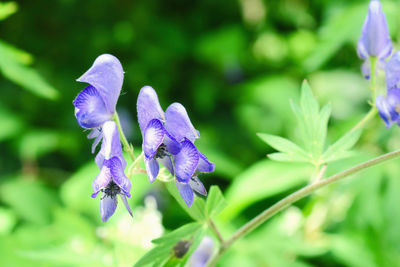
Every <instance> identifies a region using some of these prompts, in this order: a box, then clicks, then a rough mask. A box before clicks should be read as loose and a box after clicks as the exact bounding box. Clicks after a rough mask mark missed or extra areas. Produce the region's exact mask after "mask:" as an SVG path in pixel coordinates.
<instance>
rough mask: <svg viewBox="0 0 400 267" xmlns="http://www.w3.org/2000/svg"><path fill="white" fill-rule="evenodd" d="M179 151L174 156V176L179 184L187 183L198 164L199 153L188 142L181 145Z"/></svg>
mask: <svg viewBox="0 0 400 267" xmlns="http://www.w3.org/2000/svg"><path fill="white" fill-rule="evenodd" d="M181 146H182V149H181V151H180V152H179V153H178V154H177V155H175V156H174V167H175V176H176V178H177V179H178V181H180V182H185V183H187V182H189V180H190V178H192V176H193V174H194V172H195V171H196V168H197V165H198V164H199V158H200V156H199V151H198V150H197V148H196V147H195V146H194V145H193V144H192V142H190V141H189V140H185V141H183V142H182V143H181Z"/></svg>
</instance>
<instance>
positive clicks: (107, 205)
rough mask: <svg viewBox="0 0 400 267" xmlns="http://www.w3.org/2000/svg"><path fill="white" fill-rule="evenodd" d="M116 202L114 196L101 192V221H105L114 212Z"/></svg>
mask: <svg viewBox="0 0 400 267" xmlns="http://www.w3.org/2000/svg"><path fill="white" fill-rule="evenodd" d="M117 204H118V200H117V198H116V196H108V195H105V194H103V196H102V197H101V200H100V215H101V220H102V221H103V222H106V221H107V220H108V219H109V218H110V217H111V216H112V215H113V214H114V212H115V209H116V208H117Z"/></svg>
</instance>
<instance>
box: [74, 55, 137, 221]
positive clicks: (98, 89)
mask: <svg viewBox="0 0 400 267" xmlns="http://www.w3.org/2000/svg"><path fill="white" fill-rule="evenodd" d="M123 78H124V72H123V70H122V66H121V63H120V62H119V60H118V59H117V58H116V57H114V56H112V55H108V54H104V55H100V56H99V57H98V58H96V60H95V61H94V63H93V65H92V67H91V68H90V69H89V70H88V71H87V72H86V73H84V74H83V75H82V76H81V77H80V78H79V79H78V81H79V82H84V83H88V84H89V85H88V86H87V87H86V88H85V89H83V90H82V91H81V92H80V93H79V94H78V96H77V97H76V98H75V100H74V101H73V105H74V107H75V116H76V119H77V121H78V124H79V125H80V126H81V127H82V128H84V129H91V132H90V134H89V135H88V138H90V139H92V138H95V140H94V142H93V145H92V153H94V152H95V149H96V146H97V145H98V144H99V143H100V142H101V141H102V144H101V148H100V151H99V152H98V154H97V156H96V158H95V161H96V164H97V166H98V167H99V169H100V172H99V174H98V175H97V177H96V178H95V179H94V181H93V194H92V197H93V198H95V197H96V196H97V194H98V193H99V192H100V191H101V192H102V196H101V200H100V215H101V219H102V221H107V220H108V218H110V217H111V215H113V214H114V212H115V209H116V207H117V203H118V200H117V195H119V196H120V197H121V199H122V202H123V203H124V205H125V207H126V209H127V210H128V212H129V214H131V215H132V212H131V209H130V207H129V204H128V202H127V199H126V197H130V196H131V195H130V189H131V182H130V181H129V179H128V178H127V177H126V176H125V174H124V170H125V167H126V161H125V159H124V157H123V156H122V148H121V142H120V139H119V133H118V127H117V125H116V123H115V122H114V121H113V120H112V119H113V117H114V114H115V108H116V105H117V101H118V97H119V94H120V92H121V88H122V82H123Z"/></svg>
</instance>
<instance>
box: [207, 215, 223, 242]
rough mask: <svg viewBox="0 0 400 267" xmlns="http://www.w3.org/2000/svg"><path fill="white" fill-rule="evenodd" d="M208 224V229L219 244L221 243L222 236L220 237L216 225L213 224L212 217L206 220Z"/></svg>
mask: <svg viewBox="0 0 400 267" xmlns="http://www.w3.org/2000/svg"><path fill="white" fill-rule="evenodd" d="M208 225H209V226H210V229H211V230H212V231H213V232H214V233H215V235H216V236H217V238H218V241H219V243H220V244H223V243H224V242H225V241H224V238H223V237H222V234H221V232H220V231H219V230H218V227H217V226H216V225H215V223H214V221H213V220H212V219H210V220H208Z"/></svg>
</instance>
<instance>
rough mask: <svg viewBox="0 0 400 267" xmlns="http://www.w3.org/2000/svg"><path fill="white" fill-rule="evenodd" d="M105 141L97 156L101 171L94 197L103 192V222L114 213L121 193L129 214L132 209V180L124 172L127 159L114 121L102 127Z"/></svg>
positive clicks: (95, 184)
mask: <svg viewBox="0 0 400 267" xmlns="http://www.w3.org/2000/svg"><path fill="white" fill-rule="evenodd" d="M102 135H103V142H102V144H101V149H100V151H99V153H98V154H97V156H96V159H95V161H96V164H97V166H98V167H99V169H100V173H99V174H98V175H97V177H96V178H95V179H94V181H93V184H92V186H93V194H92V197H93V198H96V196H97V195H98V193H99V192H102V196H101V200H100V215H101V219H102V221H103V222H105V221H107V220H108V219H109V218H110V217H111V215H113V214H114V212H115V209H116V208H117V204H118V199H117V196H118V195H119V196H120V197H121V199H122V202H123V203H124V205H125V207H126V209H127V210H128V212H129V214H130V215H131V216H132V211H131V209H130V207H129V204H128V201H127V199H126V197H131V195H130V190H131V182H130V181H129V179H128V178H127V177H126V176H125V174H124V169H125V167H126V161H125V159H124V157H123V156H122V148H121V143H120V139H119V133H118V127H117V124H116V123H115V122H114V121H107V122H105V123H104V124H103V127H102Z"/></svg>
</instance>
